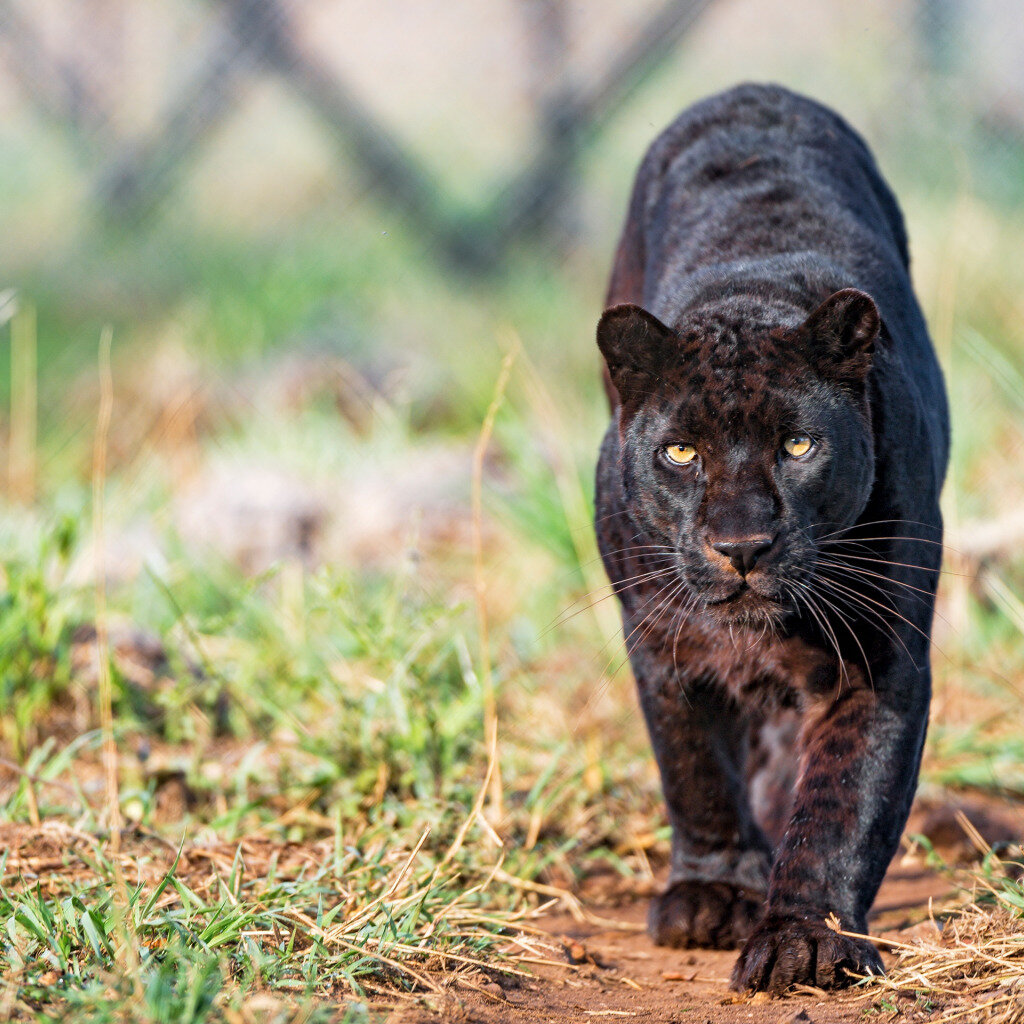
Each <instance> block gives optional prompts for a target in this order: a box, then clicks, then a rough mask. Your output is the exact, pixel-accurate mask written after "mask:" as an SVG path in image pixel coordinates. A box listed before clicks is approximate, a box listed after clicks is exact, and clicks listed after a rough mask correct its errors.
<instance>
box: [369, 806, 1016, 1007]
mask: <svg viewBox="0 0 1024 1024" xmlns="http://www.w3.org/2000/svg"><path fill="white" fill-rule="evenodd" d="M961 822H964V823H965V824H964V825H961V824H960V823H961ZM974 823H980V824H978V825H977V826H976V827H974V828H972V825H974ZM907 831H908V835H913V834H923V835H925V836H926V837H928V839H929V841H930V842H931V844H932V846H933V848H934V850H935V851H936V852H937V853H938V854H939V855H940V856H941V857H942V858H943V859H944V860H945V861H946V862H947V863H951V864H955V863H957V862H962V861H963V860H964V858H966V857H968V855H969V853H972V852H973V853H974V854H975V855H976V854H977V852H978V851H977V849H976V848H975V847H973V846H972V843H973V842H974V841H977V840H981V841H983V842H1000V841H1003V840H1004V839H1011V838H1015V839H1016V840H1017V841H1019V838H1020V836H1021V835H1022V833H1024V811H1022V809H1021V807H1020V805H1018V804H1014V803H1012V802H1010V801H1004V800H999V799H996V798H988V797H983V796H972V797H969V798H953V799H949V800H944V801H920V802H919V804H918V805H917V806H916V807H915V810H914V813H913V815H912V817H911V820H910V822H909V825H908V830H907ZM907 845H908V851H906V852H904V853H901V854H900V855H898V856H897V857H896V859H895V860H894V862H893V864H892V865H891V867H890V870H889V872H888V874H887V876H886V878H885V881H884V883H883V885H882V888H881V891H880V892H879V895H878V898H877V900H876V901H875V906H874V909H873V911H872V914H871V918H870V928H871V933H872V935H873V936H874V937H876V938H878V939H880V940H889V942H890V943H891V945H886V944H885V943H884V942H883V943H881V944H880V946H881V951H882V955H883V959H884V960H885V962H886V966H887V968H888V969H890V970H894V969H898V968H899V967H900V965H901V961H908V959H913V958H908V953H907V951H908V950H910V949H911V948H913V949H914V950H918V949H919V950H920V952H919V953H915V954H914V956H915V957H916V959H917V960H918V961H928V962H933V961H935V960H940V961H941V960H942V959H944V958H946V952H945V950H946V948H948V958H949V959H950V960H951V961H952V960H955V959H956V958H957V957H959V958H960V959H961V960H962V959H963V958H964V955H965V952H964V950H963V949H961V948H960V940H961V938H962V935H961V934H960V933H961V932H963V930H964V929H963V927H962V926H959V925H957V926H949V925H947V926H946V928H945V929H940V926H938V925H937V924H936V923H935V921H934V917H935V915H937V914H938V913H939V910H940V908H941V907H943V906H945V905H947V904H948V903H949V902H950V901H951V900H953V899H954V897H955V896H956V892H957V889H956V886H955V885H954V883H953V881H952V880H951V878H950V876H949V874H948V873H944V872H940V871H939V870H936V869H935V868H932V867H929V866H928V865H927V864H926V863H925V858H924V857H923V856H921V855H920V853H919V851H917V850H916V848H915V845H914V844H913V843H908V844H907ZM646 905H647V901H646V899H637V898H636V897H635V896H634V897H633V898H632V899H631V900H629V901H627V902H625V903H619V904H617V905H614V906H595V905H593V904H588V912H587V917H589V918H590V920H589V921H588V920H582V921H581V920H578V919H577V918H575V917H573V916H569V915H551V916H547V917H542V918H540V919H538V920H537V921H536V924H537V925H538V926H539V933H538V934H534V935H527V936H524V937H523V939H522V940H521V941H517V942H516V943H515V946H514V949H513V952H514V953H515V954H518V955H522V956H523V957H524V961H523V964H524V965H525V964H528V963H529V964H530V976H529V977H523V976H521V975H508V976H502V975H500V974H498V973H493V974H491V975H489V976H483V975H461V976H451V977H449V978H447V979H446V983H445V984H444V990H443V992H442V993H441V994H439V995H438V994H435V995H432V996H428V997H426V998H417V999H416V1000H415V1001H412V1002H409V1003H406V1004H403V1005H400V1006H398V1007H396V1008H395V1009H394V1010H393V1012H392V1013H391V1014H390V1016H389V1017H388V1018H387V1021H388V1024H438V1022H448V1021H451V1022H466V1024H490V1022H502V1024H506V1022H507V1024H570V1022H573V1024H579V1022H586V1021H593V1022H609V1024H611V1022H615V1021H623V1022H628V1021H637V1022H641V1021H650V1022H655V1021H656V1022H658V1024H691V1022H693V1024H809V1022H813V1024H845V1022H852V1021H862V1020H864V1018H865V1014H866V1013H869V1012H870V1013H871V1014H872V1017H873V1018H874V1019H876V1020H879V1021H885V1022H889V1021H894V1020H901V1021H908V1022H909V1021H926V1020H934V1021H939V1020H942V1021H945V1020H949V1021H951V1022H952V1021H957V1022H961V1021H975V1020H977V1021H982V1020H984V1021H989V1020H991V1021H993V1022H995V1021H999V1022H1004V1021H1005V1022H1009V1021H1014V1022H1015V1021H1017V1020H1019V1019H1024V987H1021V989H1020V1002H1019V1004H1018V1005H1017V1010H1018V1011H1020V1016H995V1015H991V1016H989V1015H986V1010H987V1009H988V1005H990V1004H991V1001H992V1000H993V999H997V998H999V996H1000V980H999V979H994V980H993V983H992V985H991V986H990V988H991V989H993V991H992V992H990V991H988V989H987V988H986V987H985V986H984V985H983V984H982V985H967V984H965V983H964V982H962V981H960V979H958V978H956V977H954V978H953V979H952V982H950V979H948V978H947V979H945V980H946V982H947V984H946V988H945V991H943V990H941V989H939V990H936V991H934V992H933V993H932V994H931V995H930V996H929V997H928V998H925V999H921V998H919V996H918V987H917V986H916V985H915V983H914V979H913V977H911V978H910V979H909V981H910V983H907V978H906V971H903V972H901V973H900V974H898V975H896V976H897V977H900V979H901V983H899V984H895V985H891V986H887V987H886V988H885V989H881V988H879V987H875V986H872V987H871V988H869V989H852V990H847V991H845V992H839V993H835V992H833V993H827V992H824V991H821V990H818V989H813V988H809V987H804V988H801V989H799V990H797V991H795V992H793V993H791V994H789V995H788V996H786V997H785V998H783V999H770V998H769V997H767V996H766V995H764V994H758V995H754V996H752V997H739V996H737V995H735V994H734V993H733V992H731V991H730V989H729V975H730V973H731V971H732V966H733V962H734V961H735V959H736V952H735V951H719V950H703V949H698V950H679V949H667V948H664V947H660V946H655V945H654V944H653V943H652V942H651V940H650V938H649V937H648V935H647V934H646V931H645V930H644V918H645V914H646ZM991 921H992V924H993V926H994V927H997V928H998V927H1001V926H1003V925H1005V922H1001V921H1000V920H999V915H995V916H994V917H991ZM972 927H975V928H976V927H977V926H976V925H972ZM1018 927H1019V926H1018ZM943 932H948V933H949V934H948V935H945V936H944V935H943ZM1021 949H1022V950H1024V946H1022V947H1021ZM890 950H897V951H900V950H902V955H896V954H894V953H893V952H891V951H890ZM967 956H968V957H970V956H973V953H971V951H970V950H968V951H967ZM531 961H533V962H532V963H531ZM542 961H543V962H542ZM1017 976H1018V978H1019V977H1021V976H1024V963H1020V964H1018V965H1017ZM950 984H952V988H950ZM1002 988H1003V989H1005V982H1003V983H1002ZM1000 1005H1002V1006H1003V1009H1004V1010H1005V1009H1006V1006H1005V1005H1004V1004H1000ZM1009 1009H1010V1011H1011V1013H1012V1011H1013V1009H1014V1007H1013V1006H1012V1005H1011V1006H1010V1008H1009Z"/></svg>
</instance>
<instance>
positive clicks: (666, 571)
mask: <svg viewBox="0 0 1024 1024" xmlns="http://www.w3.org/2000/svg"><path fill="white" fill-rule="evenodd" d="M674 573H675V567H674V566H671V565H669V566H665V568H663V569H655V570H652V571H650V572H646V573H639V574H638V575H637V576H633V577H628V578H627V580H626V581H625V585H623V584H619V587H618V590H616V589H615V587H614V586H613V585H612V584H611V583H608V584H605V586H606V587H607V588H608V592H607V593H605V594H601V595H600V596H597V595H598V591H596V590H591V591H590V592H589V593H587V594H584V595H583V596H582V597H578V598H577V599H576V600H575V601H573V602H572V604H570V605H569V606H568V607H567V608H565V609H563V610H562V611H561V612H559V614H558V617H557V618H556V619H555V621H554V622H552V623H551V625H549V626H547V627H546V628H545V629H544V630H543V632H541V634H540V636H541V637H545V636H547V635H548V633H550V632H551V631H552V630H554V629H558V627H559V626H564V625H565V624H566V623H567V622H571V621H572V620H573V619H574V618H576V616H577V615H580V614H582V613H583V612H586V611H590V610H591V609H592V608H596V607H597V606H598V605H599V604H601V603H602V602H603V601H607V600H608V598H610V597H617V596H619V595H620V594H621V593H623V592H625V591H627V590H633V589H635V588H636V587H640V586H643V584H644V583H650V582H652V581H654V580H656V579H657V578H658V577H660V576H669V575H672V574H674ZM602 589H604V588H602ZM591 597H593V598H594V600H593V601H591V602H590V603H589V604H586V605H584V606H583V607H582V608H576V609H575V610H573V605H576V604H578V603H579V602H580V601H585V600H587V599H588V598H591Z"/></svg>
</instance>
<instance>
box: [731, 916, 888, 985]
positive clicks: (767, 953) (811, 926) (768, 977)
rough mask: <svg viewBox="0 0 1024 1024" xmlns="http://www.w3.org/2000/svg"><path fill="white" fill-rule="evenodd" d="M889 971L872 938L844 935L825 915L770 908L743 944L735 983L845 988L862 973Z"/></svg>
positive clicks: (735, 974)
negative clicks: (817, 917)
mask: <svg viewBox="0 0 1024 1024" xmlns="http://www.w3.org/2000/svg"><path fill="white" fill-rule="evenodd" d="M884 973H885V967H884V966H883V965H882V959H881V957H880V956H879V955H878V951H877V950H876V949H875V947H874V946H872V945H871V943H870V942H867V941H866V940H864V939H851V938H847V937H846V936H845V935H840V934H838V933H837V932H834V931H833V930H832V929H831V928H829V927H828V925H826V924H825V922H824V921H815V920H807V919H803V918H798V917H781V916H776V915H774V914H770V915H769V916H768V917H767V918H765V920H764V921H763V922H762V923H761V924H760V925H759V926H758V927H757V929H756V930H755V931H754V933H753V935H751V936H750V938H749V939H748V940H747V944H746V945H745V946H744V947H743V952H742V953H740V958H739V960H737V961H736V966H735V967H734V968H733V972H732V988H733V989H735V990H736V991H737V992H751V991H765V992H768V993H769V994H770V995H773V996H777V995H782V993H783V992H785V991H786V989H788V988H789V987H790V986H791V985H801V984H802V985H816V986H817V987H818V988H842V987H843V986H845V985H849V984H851V983H852V982H854V981H856V980H857V976H858V975H865V974H884Z"/></svg>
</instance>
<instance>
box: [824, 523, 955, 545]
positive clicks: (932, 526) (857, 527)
mask: <svg viewBox="0 0 1024 1024" xmlns="http://www.w3.org/2000/svg"><path fill="white" fill-rule="evenodd" d="M890 523H892V524H896V525H905V526H923V527H925V529H928V530H938V531H939V532H940V533H941V532H942V527H941V526H936V525H935V524H934V523H922V522H921V521H920V520H919V519H870V520H868V521H867V522H863V523H854V524H853V525H852V526H844V527H843V528H842V529H841V530H833V531H832V532H831V533H826V534H823V535H822V536H821V537H819V538H818V540H819V541H821V540H825V539H826V538H827V537H835V536H838V535H839V534H841V533H849V532H850V531H851V530H866V529H867V528H868V527H869V526H886V525H888V524H890Z"/></svg>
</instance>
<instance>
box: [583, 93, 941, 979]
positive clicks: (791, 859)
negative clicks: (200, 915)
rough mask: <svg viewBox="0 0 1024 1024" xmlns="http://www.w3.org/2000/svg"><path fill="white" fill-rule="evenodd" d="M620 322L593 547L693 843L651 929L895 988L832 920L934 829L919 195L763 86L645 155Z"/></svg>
mask: <svg viewBox="0 0 1024 1024" xmlns="http://www.w3.org/2000/svg"><path fill="white" fill-rule="evenodd" d="M608 305H609V306H611V307H613V308H610V309H609V310H608V311H607V312H606V313H605V314H604V316H603V317H602V319H601V323H600V325H599V327H598V344H599V346H600V348H601V351H602V353H603V354H604V357H605V362H606V374H607V376H606V384H607V386H608V391H609V395H610V397H611V399H612V403H613V420H612V424H611V426H610V427H609V430H608V433H607V435H606V437H605V440H604V444H603V447H602V451H601V458H600V463H599V467H598V490H597V531H598V537H599V541H600V545H601V550H602V554H603V557H604V560H605V565H606V567H607V570H608V573H609V576H610V577H611V579H612V582H613V584H614V585H615V588H616V591H617V593H618V595H619V598H620V600H621V603H622V611H623V623H624V626H625V632H626V635H627V647H628V649H629V653H630V660H631V662H632V665H633V669H634V672H635V675H636V679H637V685H638V689H639V693H640V699H641V704H642V706H643V709H644V713H645V717H646V719H647V723H648V727H649V730H650V733H651V739H652V743H653V746H654V751H655V755H656V757H657V759H658V764H659V768H660V770H661V776H662V782H663V786H664V790H665V797H666V802H667V805H668V812H669V819H670V822H671V824H672V829H673V855H672V874H671V878H670V883H669V888H668V889H667V891H666V893H665V894H664V896H662V897H660V898H659V899H658V900H656V901H655V904H654V906H653V907H652V914H651V927H652V930H653V932H654V934H655V937H656V938H657V939H658V941H662V942H667V943H671V944H674V945H686V944H713V945H733V944H743V950H742V953H741V954H740V958H739V961H738V963H737V965H736V970H735V973H734V976H733V985H734V987H736V988H738V989H750V988H755V989H767V990H769V991H772V992H779V991H782V990H783V989H785V988H786V987H788V986H789V985H790V984H793V983H796V982H808V983H812V984H819V985H837V984H843V983H844V982H845V981H847V980H849V977H850V972H858V971H861V972H863V971H865V970H871V971H880V970H881V961H880V960H879V958H878V955H877V953H876V952H875V950H874V948H873V947H872V946H871V945H870V944H869V943H867V942H864V941H862V940H854V939H848V938H844V937H842V936H839V935H838V934H836V932H834V931H832V930H831V929H829V927H828V926H827V924H826V923H825V921H826V918H828V917H829V915H833V914H834V915H835V916H836V917H837V918H838V920H839V922H840V923H841V925H842V926H843V927H844V928H845V929H847V930H853V931H857V932H864V931H866V928H867V920H866V915H867V912H868V909H869V908H870V906H871V903H872V901H873V900H874V897H875V894H876V892H877V890H878V886H879V884H880V882H881V879H882V876H883V875H884V873H885V870H886V867H887V865H888V863H889V860H890V859H891V857H892V855H893V853H894V851H895V849H896V846H897V843H898V840H899V837H900V834H901V831H902V829H903V826H904V824H905V822H906V817H907V814H908V812H909V808H910V802H911V799H912V796H913V792H914V787H915V785H916V781H917V772H918V765H919V761H920V755H921V749H922V745H923V742H924V735H925V726H926V721H927V713H928V702H929V697H930V671H929V664H928V654H929V639H928V638H929V633H930V629H931V621H932V610H933V603H934V593H935V587H936V584H937V580H938V566H939V562H940V556H941V538H942V520H941V516H940V513H939V491H940V488H941V485H942V480H943V476H944V473H945V467H946V461H947V454H948V416H947V407H946V397H945V392H944V388H943V383H942V376H941V372H940V370H939V366H938V363H937V361H936V359H935V355H934V352H933V350H932V346H931V344H930V342H929V339H928V334H927V331H926V328H925V324H924V320H923V318H922V315H921V312H920V309H919V308H918V304H917V302H916V300H915V298H914V294H913V291H912V289H911V284H910V278H909V273H908V254H907V239H906V234H905V231H904V227H903V220H902V217H901V216H900V212H899V209H898V207H897V205H896V201H895V199H894V198H893V196H892V194H891V192H890V191H889V189H888V187H887V186H886V184H885V182H884V181H883V180H882V178H881V175H880V174H879V172H878V170H877V168H876V166H875V163H874V161H873V159H872V157H871V155H870V153H869V152H868V150H867V147H866V146H865V145H864V143H863V141H862V140H861V139H860V137H859V136H858V135H857V134H856V133H855V132H854V131H853V130H852V129H851V128H850V127H849V126H848V125H847V124H846V123H845V122H844V121H843V120H841V119H840V118H839V117H838V116H836V115H835V114H834V113H832V112H831V111H829V110H827V109H825V108H824V107H822V106H820V105H819V104H817V103H814V102H813V101H811V100H808V99H805V98H803V97H801V96H797V95H795V94H793V93H791V92H788V91H787V90H785V89H782V88H779V87H776V86H756V85H744V86H740V87H738V88H735V89H732V90H730V91H729V92H726V93H723V94H721V95H719V96H715V97H712V98H711V99H708V100H706V101H704V102H702V103H699V104H697V105H696V106H694V107H692V108H691V109H689V110H688V111H686V112H684V113H683V115H682V116H681V117H680V118H679V119H678V120H677V121H676V122H675V123H674V124H673V125H671V126H670V127H669V128H668V129H667V130H666V131H665V132H664V133H663V134H662V135H661V136H660V137H659V138H658V139H657V140H656V141H655V142H654V144H653V145H652V147H651V149H650V150H649V152H648V153H647V156H646V157H645V159H644V161H643V164H642V165H641V167H640V171H639V173H638V175H637V180H636V185H635V188H634V192H633V197H632V200H631V203H630V209H629V215H628V218H627V221H626V226H625V229H624V232H623V236H622V240H621V242H620V245H619V250H618V254H617V258H616V262H615V268H614V272H613V275H612V281H611V286H610V289H609V295H608ZM808 440H811V441H813V445H812V446H811V448H810V449H809V451H807V453H806V454H802V455H801V457H794V456H793V455H792V454H791V452H801V453H802V452H803V445H804V443H805V441H808ZM787 444H788V445H789V446H790V447H789V448H787V447H786V445H787ZM673 445H692V447H693V448H694V449H696V453H697V454H696V457H695V458H693V460H692V461H691V462H689V463H686V464H682V465H681V464H679V462H678V461H676V462H673V461H672V457H671V452H672V451H676V452H677V454H678V451H679V450H680V449H671V448H670V446H673ZM685 451H686V453H687V454H686V455H684V456H682V457H683V458H685V457H688V452H689V449H686V450H685Z"/></svg>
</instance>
